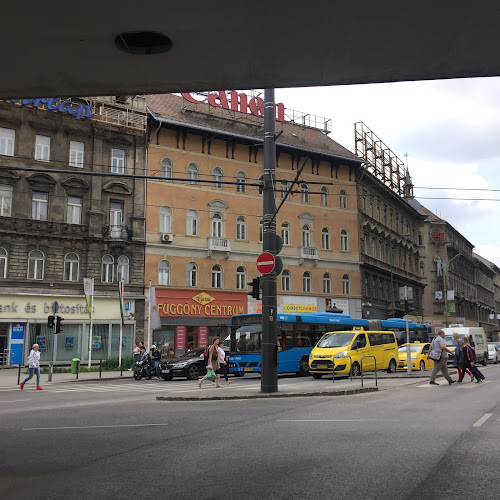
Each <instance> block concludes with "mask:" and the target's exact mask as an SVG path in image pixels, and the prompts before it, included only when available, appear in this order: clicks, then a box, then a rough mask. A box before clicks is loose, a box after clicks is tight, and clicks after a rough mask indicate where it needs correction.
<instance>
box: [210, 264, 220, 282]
mask: <svg viewBox="0 0 500 500" xmlns="http://www.w3.org/2000/svg"><path fill="white" fill-rule="evenodd" d="M212 288H222V267H220V266H219V265H218V264H216V265H215V266H212Z"/></svg>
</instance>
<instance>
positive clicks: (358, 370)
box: [351, 363, 361, 377]
mask: <svg viewBox="0 0 500 500" xmlns="http://www.w3.org/2000/svg"><path fill="white" fill-rule="evenodd" d="M351 375H352V376H353V377H359V376H360V375H361V368H360V367H359V364H358V363H353V365H352V367H351Z"/></svg>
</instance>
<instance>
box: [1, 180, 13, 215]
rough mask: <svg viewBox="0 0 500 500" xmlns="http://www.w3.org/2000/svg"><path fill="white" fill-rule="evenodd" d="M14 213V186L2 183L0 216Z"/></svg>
mask: <svg viewBox="0 0 500 500" xmlns="http://www.w3.org/2000/svg"><path fill="white" fill-rule="evenodd" d="M11 215H12V186H2V185H0V216H2V217H10V216H11Z"/></svg>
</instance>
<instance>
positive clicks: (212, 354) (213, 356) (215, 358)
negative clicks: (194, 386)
mask: <svg viewBox="0 0 500 500" xmlns="http://www.w3.org/2000/svg"><path fill="white" fill-rule="evenodd" d="M218 348H219V337H215V338H214V341H213V344H212V345H211V346H210V349H209V350H208V361H207V366H210V365H211V366H212V370H213V371H214V372H215V375H216V377H217V379H216V387H220V369H219V367H220V363H219V349H218ZM206 378H207V376H206V375H205V376H204V377H203V378H202V379H201V380H200V381H199V382H198V386H199V387H200V389H201V384H203V381H204V380H205V379H206Z"/></svg>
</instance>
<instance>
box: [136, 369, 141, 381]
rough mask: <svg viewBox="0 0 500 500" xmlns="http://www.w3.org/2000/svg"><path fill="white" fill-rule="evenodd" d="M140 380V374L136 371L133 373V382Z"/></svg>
mask: <svg viewBox="0 0 500 500" xmlns="http://www.w3.org/2000/svg"><path fill="white" fill-rule="evenodd" d="M141 378H142V373H141V372H139V371H137V372H134V379H135V380H141Z"/></svg>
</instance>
